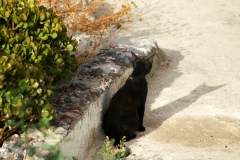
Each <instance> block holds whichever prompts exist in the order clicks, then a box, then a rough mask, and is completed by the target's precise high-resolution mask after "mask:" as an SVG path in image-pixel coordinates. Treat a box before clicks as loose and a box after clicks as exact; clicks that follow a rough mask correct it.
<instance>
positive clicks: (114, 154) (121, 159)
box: [93, 136, 130, 160]
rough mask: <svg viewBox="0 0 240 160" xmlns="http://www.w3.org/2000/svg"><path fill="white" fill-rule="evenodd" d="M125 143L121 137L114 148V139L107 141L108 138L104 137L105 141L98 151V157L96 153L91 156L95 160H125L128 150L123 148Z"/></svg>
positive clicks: (124, 138) (124, 139)
mask: <svg viewBox="0 0 240 160" xmlns="http://www.w3.org/2000/svg"><path fill="white" fill-rule="evenodd" d="M125 141H126V137H123V139H122V140H121V141H120V144H119V145H117V146H116V148H115V147H114V142H115V139H111V140H109V137H108V136H106V140H105V142H104V144H103V146H102V147H101V149H100V153H99V154H100V155H99V154H97V153H96V152H94V153H93V155H94V157H95V158H96V159H97V160H126V156H128V155H129V153H130V149H129V148H127V147H125V145H124V142H125Z"/></svg>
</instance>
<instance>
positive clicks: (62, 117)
mask: <svg viewBox="0 0 240 160" xmlns="http://www.w3.org/2000/svg"><path fill="white" fill-rule="evenodd" d="M66 118H68V119H70V120H71V121H74V120H75V116H74V114H73V113H71V112H65V113H63V114H62V116H61V119H62V120H63V119H66Z"/></svg>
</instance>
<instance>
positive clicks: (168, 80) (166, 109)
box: [127, 49, 225, 145]
mask: <svg viewBox="0 0 240 160" xmlns="http://www.w3.org/2000/svg"><path fill="white" fill-rule="evenodd" d="M163 51H164V53H165V54H166V56H167V58H168V59H169V60H170V63H169V66H166V67H160V68H159V69H158V70H156V71H154V72H153V73H150V75H149V77H148V91H149V93H148V97H147V102H146V111H145V117H144V126H145V127H146V131H145V132H138V133H137V135H138V136H137V137H136V138H135V139H134V140H132V141H129V142H127V145H131V144H133V143H135V142H136V141H138V139H139V138H140V137H142V136H144V135H147V134H149V133H151V132H152V131H153V130H155V129H157V128H158V127H159V126H160V125H161V124H162V123H163V122H164V121H165V120H167V119H169V118H170V117H172V116H173V115H175V114H177V113H179V112H181V111H183V110H184V109H186V108H188V107H189V106H191V104H193V103H194V102H196V101H197V100H198V99H199V98H200V97H201V96H203V95H205V94H208V93H210V92H213V91H215V90H218V89H220V88H222V87H224V86H225V84H223V85H217V86H208V85H207V84H206V83H202V84H200V85H199V86H197V87H195V88H193V89H192V91H191V92H190V93H189V94H188V95H185V96H183V97H181V98H178V99H176V100H175V101H172V102H170V103H168V104H166V105H164V106H159V107H158V108H156V109H150V108H149V106H151V104H153V103H155V102H156V99H157V98H158V97H159V95H160V94H161V91H162V90H163V89H164V88H168V87H171V85H172V84H173V82H174V81H175V80H176V79H177V78H179V77H181V75H182V73H181V72H180V71H179V69H178V65H179V63H180V62H181V61H182V60H183V59H184V56H183V55H181V53H180V52H178V51H174V50H166V49H163Z"/></svg>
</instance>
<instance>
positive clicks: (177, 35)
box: [96, 0, 240, 160]
mask: <svg viewBox="0 0 240 160" xmlns="http://www.w3.org/2000/svg"><path fill="white" fill-rule="evenodd" d="M136 3H137V5H138V6H139V8H138V10H141V11H142V13H141V16H140V17H141V18H142V20H143V21H142V22H139V21H136V22H135V23H133V24H130V25H129V31H128V32H131V34H133V35H135V36H139V38H141V37H144V38H146V37H149V38H150V39H154V40H155V41H157V43H158V44H159V46H160V47H161V48H162V49H163V50H164V52H165V53H166V55H167V57H168V59H169V60H170V65H169V66H168V67H164V68H161V69H159V70H158V71H156V72H155V73H154V75H153V76H149V77H148V84H149V86H148V87H149V93H148V99H147V103H146V112H145V118H144V125H145V127H146V131H145V132H141V133H140V132H139V133H138V134H137V137H136V138H135V139H134V140H132V141H129V142H127V143H126V145H127V146H129V147H130V148H131V150H132V154H131V155H130V156H129V157H128V158H129V159H132V160H210V159H211V160H227V159H231V160H238V159H240V63H239V60H240V1H239V0H231V1H229V0H201V1H199V0H172V1H169V0H151V1H150V0H148V1H147V0H144V1H138V2H136ZM140 17H137V18H140ZM101 142H102V139H100V140H99V142H96V143H98V144H100V143H101Z"/></svg>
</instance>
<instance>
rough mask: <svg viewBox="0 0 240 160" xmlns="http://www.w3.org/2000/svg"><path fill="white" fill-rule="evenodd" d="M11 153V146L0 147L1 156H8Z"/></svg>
mask: <svg viewBox="0 0 240 160" xmlns="http://www.w3.org/2000/svg"><path fill="white" fill-rule="evenodd" d="M10 153H11V150H10V149H9V148H0V158H6V157H8V155H9V154H10Z"/></svg>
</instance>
